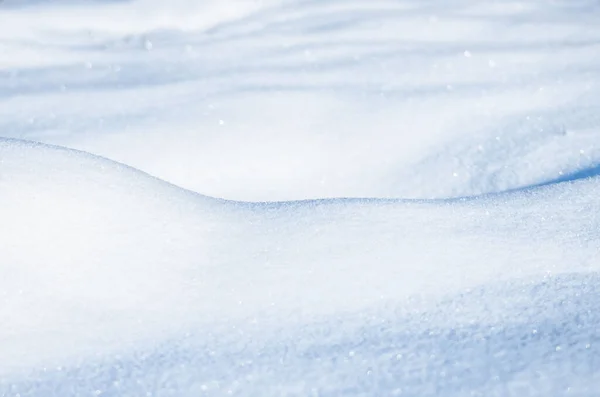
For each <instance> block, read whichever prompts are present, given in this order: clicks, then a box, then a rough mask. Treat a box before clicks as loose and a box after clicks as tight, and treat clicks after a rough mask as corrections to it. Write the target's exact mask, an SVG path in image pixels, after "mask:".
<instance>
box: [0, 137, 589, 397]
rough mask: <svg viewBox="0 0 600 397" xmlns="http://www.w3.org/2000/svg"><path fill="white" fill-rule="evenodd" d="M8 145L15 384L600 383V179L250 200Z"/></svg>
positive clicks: (4, 188)
mask: <svg viewBox="0 0 600 397" xmlns="http://www.w3.org/2000/svg"><path fill="white" fill-rule="evenodd" d="M0 154H1V157H2V161H3V162H2V174H1V179H0V181H1V183H0V189H1V195H0V197H2V199H1V202H0V204H1V205H0V216H1V218H2V219H3V228H2V234H1V235H0V241H2V245H3V249H2V254H1V257H0V258H1V259H2V260H1V263H2V274H3V278H2V281H1V282H0V290H2V291H3V305H2V311H1V312H0V315H1V317H2V318H4V319H5V324H8V326H5V327H3V328H2V330H1V331H0V341H2V346H3V361H2V365H1V366H0V369H1V370H2V372H1V373H4V374H5V375H4V376H5V377H4V378H2V379H3V384H4V386H3V389H2V392H4V393H5V394H6V393H8V392H13V395H16V394H14V393H19V395H21V396H27V395H34V396H38V395H39V396H49V395H56V396H62V395H86V394H91V393H93V392H94V391H95V390H99V391H101V392H103V393H104V392H106V393H105V394H106V395H140V393H142V394H143V393H146V392H148V393H151V394H152V395H179V396H182V395H197V393H199V391H198V390H203V387H204V388H210V390H211V393H217V394H219V393H223V394H226V393H227V392H228V391H229V390H231V391H232V392H236V393H237V394H239V395H265V394H273V395H281V394H282V393H285V392H290V393H292V394H293V393H294V391H295V393H297V394H298V395H307V394H309V393H310V390H312V389H313V388H314V389H315V390H319V393H320V394H324V395H338V394H339V393H343V394H346V393H348V394H355V395H360V394H365V393H366V394H373V393H375V394H378V393H382V394H387V393H391V391H393V390H396V389H402V388H407V390H408V391H410V390H414V391H412V392H410V393H411V394H412V393H416V394H419V395H426V393H430V392H431V393H434V391H435V394H436V395H462V394H461V393H463V392H464V393H466V392H467V391H473V390H482V392H485V391H486V390H496V389H497V390H499V391H498V393H502V390H504V388H506V387H516V388H519V387H520V386H519V382H523V381H528V380H531V379H533V380H532V381H534V382H541V383H540V384H541V385H542V386H543V388H542V389H538V388H537V387H534V386H531V385H529V386H528V387H534V389H532V390H555V388H556V387H563V389H564V388H566V387H578V388H583V389H582V390H589V393H592V392H594V393H595V392H597V391H598V388H597V387H598V386H600V384H598V386H596V385H595V384H594V383H590V379H593V378H590V376H592V375H594V374H595V372H594V371H595V366H594V363H595V360H596V354H597V353H596V350H595V348H594V349H593V350H590V349H591V347H589V346H588V345H590V346H591V344H592V343H594V342H595V336H594V335H595V334H594V331H593V330H594V329H595V328H594V327H595V324H596V323H595V321H597V319H596V317H595V316H594V315H593V314H592V312H594V311H595V310H594V309H595V301H596V298H597V291H596V287H595V284H596V283H597V276H596V272H597V271H598V270H599V269H598V263H597V260H596V258H597V253H598V249H599V241H598V237H599V235H598V230H599V227H600V217H599V216H598V214H599V213H600V211H599V210H600V208H599V207H600V204H599V203H598V202H597V199H596V198H597V196H598V194H599V190H600V184H599V183H598V181H597V180H596V179H592V180H587V181H580V182H573V183H566V184H561V185H557V186H552V187H546V188H539V189H537V190H534V191H525V192H521V193H512V194H503V195H499V196H490V197H485V198H480V199H471V200H455V201H448V200H447V201H417V202H414V201H390V200H353V199H346V200H330V201H304V202H288V203H279V204H244V203H240V202H227V201H220V200H215V199H209V198H206V197H204V196H200V195H197V194H194V193H191V192H189V191H185V190H182V189H180V188H177V187H175V186H173V185H169V184H167V183H165V182H162V181H160V180H157V179H154V178H152V177H150V176H148V175H146V174H143V173H140V172H139V171H136V170H134V169H131V168H129V167H126V166H123V165H120V164H117V163H113V162H111V161H109V160H105V159H101V158H97V157H94V156H91V155H88V154H85V153H81V152H75V151H72V150H67V149H62V148H57V147H48V146H44V145H40V144H33V143H28V142H23V141H15V140H3V141H1V143H0ZM565 274H566V275H565ZM514 279H517V280H524V281H508V280H514ZM502 280H507V281H506V282H502ZM479 285H484V286H483V287H478V286H479ZM464 291H470V292H466V293H465V292H464ZM473 295H474V296H473ZM482 304H485V306H484V307H483V308H482V306H481V305H482ZM538 328H539V331H536V330H538ZM538 332H539V333H540V335H539V336H538V335H537V333H538ZM522 338H526V339H525V342H523V339H522ZM529 339H531V343H529V342H528V341H529ZM517 340H519V341H520V342H517ZM160 341H162V342H160ZM157 342H160V344H158V345H155V344H156V343H157ZM563 345H565V347H564V350H565V351H564V352H561V353H560V354H561V356H556V354H557V349H559V350H560V349H562V347H561V346H563ZM585 346H588V347H585ZM427 352H431V354H432V355H434V356H435V360H434V359H433V356H432V357H431V359H428V358H427V354H428V353H427ZM498 354H499V355H500V356H498ZM356 355H358V356H356ZM398 355H400V358H397V356H398ZM405 355H406V359H407V361H406V362H405V363H404V364H400V363H399V362H398V360H401V359H402V357H404V356H405ZM515 355H517V357H518V360H515V359H514V356H515ZM540 355H541V356H540ZM355 356H356V357H355ZM505 356H506V357H505ZM546 356H550V357H551V358H552V360H553V361H550V362H548V361H547V360H542V359H540V357H546ZM281 360H284V361H286V363H287V365H285V366H283V367H280V365H279V364H278V363H279V362H280V361H281ZM288 360H289V362H288ZM255 361H256V363H255ZM245 362H247V363H246V364H244V363H245ZM401 362H402V361H401ZM476 362H481V363H482V367H481V368H479V366H477V367H473V365H475V364H474V363H476ZM232 366H233V367H234V368H232ZM28 368H33V369H34V370H35V371H34V375H31V372H29V371H30V370H27V369H28ZM41 368H44V370H43V371H42V370H41ZM40 371H41V372H40ZM273 371H275V372H274V373H273ZM331 371H333V373H331ZM374 371H376V373H375V372H374ZM422 371H426V373H427V374H426V377H425V378H423V376H425V375H424V374H423V373H422ZM455 371H456V372H457V375H456V376H457V378H452V380H447V379H446V377H445V375H443V373H452V372H455ZM539 371H541V372H542V374H544V378H543V379H546V380H545V381H542V380H540V379H538V375H536V374H537V372H539ZM356 373H359V374H360V377H359V378H358V379H359V380H356V379H355V378H354V376H355V375H354V374H356ZM496 373H497V374H498V375H497V376H500V375H502V376H503V377H504V378H502V379H496V378H495V377H494V376H496V375H494V376H492V374H496ZM11 374H12V375H11ZM19 374H21V375H19ZM453 376H454V375H453ZM531 377H533V378H531ZM15 379H16V380H15ZM349 379H352V381H351V382H350V383H348V382H349ZM114 382H117V383H114ZM140 382H141V383H140ZM211 382H212V383H211ZM447 382H449V385H446V383H447ZM213 389H216V390H213ZM269 390H270V392H269ZM536 392H537V391H536ZM9 395H10V394H9ZM486 395H488V394H486ZM532 395H534V394H532ZM589 395H593V394H589Z"/></svg>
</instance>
